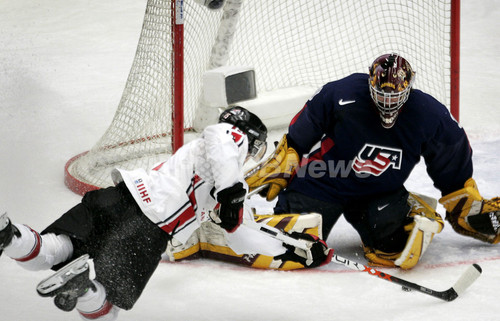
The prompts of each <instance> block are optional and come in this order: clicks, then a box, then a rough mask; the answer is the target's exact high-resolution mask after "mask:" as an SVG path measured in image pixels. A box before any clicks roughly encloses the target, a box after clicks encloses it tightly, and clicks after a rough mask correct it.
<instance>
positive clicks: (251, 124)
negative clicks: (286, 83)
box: [219, 106, 267, 162]
mask: <svg viewBox="0 0 500 321" xmlns="http://www.w3.org/2000/svg"><path fill="white" fill-rule="evenodd" d="M219 123H228V124H231V125H234V126H236V127H238V128H239V129H240V130H241V131H242V132H244V133H245V134H246V135H247V137H248V155H247V159H248V158H249V157H251V158H252V159H253V160H254V161H255V162H259V161H260V160H261V159H262V157H264V154H265V153H266V149H267V143H266V139H267V128H266V126H265V125H264V123H262V121H261V120H260V118H259V117H257V116H256V115H255V114H253V113H251V112H249V111H248V110H246V109H245V108H243V107H239V106H237V107H231V108H229V109H226V110H224V111H223V112H222V114H221V115H220V117H219Z"/></svg>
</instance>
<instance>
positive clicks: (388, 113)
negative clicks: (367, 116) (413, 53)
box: [369, 53, 415, 128]
mask: <svg viewBox="0 0 500 321" xmlns="http://www.w3.org/2000/svg"><path fill="white" fill-rule="evenodd" d="M369 76H370V78H369V86H370V95H371V97H372V99H373V102H374V103H375V105H376V106H377V109H378V112H379V115H380V118H381V120H382V126H384V128H391V127H392V126H394V124H395V123H396V118H397V117H398V115H399V113H400V112H401V108H402V107H403V104H404V103H405V102H406V101H407V100H408V97H409V96H410V91H411V87H412V85H413V80H414V78H415V73H414V72H413V70H412V68H411V66H410V64H409V63H408V61H406V59H404V58H403V57H401V56H399V55H397V54H394V53H392V54H385V55H382V56H380V57H378V58H377V59H375V61H374V62H373V63H372V65H371V66H370V68H369Z"/></svg>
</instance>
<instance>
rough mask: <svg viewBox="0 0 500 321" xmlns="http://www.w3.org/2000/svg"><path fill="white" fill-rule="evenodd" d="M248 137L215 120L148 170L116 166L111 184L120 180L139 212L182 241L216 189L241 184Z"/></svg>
mask: <svg viewBox="0 0 500 321" xmlns="http://www.w3.org/2000/svg"><path fill="white" fill-rule="evenodd" d="M247 151H248V139H247V136H246V135H245V134H244V133H243V132H242V131H240V130H239V129H238V128H236V127H234V126H233V125H230V124H227V123H219V124H216V125H211V126H208V127H206V128H205V130H204V131H203V133H202V134H201V137H200V138H197V139H195V140H193V141H191V142H189V143H187V144H185V145H184V146H182V147H181V148H180V149H179V150H178V151H177V152H176V153H175V154H174V155H172V157H170V159H169V160H168V161H166V162H164V163H161V164H159V165H158V166H156V167H154V168H153V169H151V170H150V171H146V170H144V169H136V170H131V171H127V170H123V169H115V170H113V172H112V174H111V175H112V179H113V182H114V183H115V184H117V183H119V182H121V181H124V182H125V184H126V186H127V188H128V189H129V191H130V193H131V194H132V195H133V197H134V199H135V200H136V202H137V204H139V206H140V208H141V209H142V211H143V212H144V214H145V215H146V216H147V217H148V218H149V219H151V221H153V222H154V223H155V224H157V225H158V226H159V227H160V228H161V229H163V230H164V231H165V232H167V233H169V234H172V233H173V234H174V237H175V238H176V239H177V240H178V241H180V242H181V243H185V242H186V241H187V239H188V238H189V237H190V235H191V234H192V233H193V232H194V231H195V230H196V229H198V228H199V226H200V224H201V222H203V221H206V220H208V215H209V211H211V210H213V209H214V207H215V206H216V205H217V201H216V195H217V193H218V192H219V191H221V190H223V189H225V188H228V187H231V186H233V185H234V184H236V183H237V182H242V183H243V185H244V186H245V188H247V189H248V187H247V185H246V183H245V180H244V178H243V163H244V162H245V158H246V156H247Z"/></svg>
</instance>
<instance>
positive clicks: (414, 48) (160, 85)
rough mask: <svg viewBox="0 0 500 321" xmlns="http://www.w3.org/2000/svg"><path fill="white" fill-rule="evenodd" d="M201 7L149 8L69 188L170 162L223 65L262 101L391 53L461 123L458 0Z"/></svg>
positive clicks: (156, 2) (265, 0) (296, 0)
mask: <svg viewBox="0 0 500 321" xmlns="http://www.w3.org/2000/svg"><path fill="white" fill-rule="evenodd" d="M200 2H203V0H201V1H200V0H183V1H182V0H148V1H147V6H146V12H145V16H144V22H143V26H142V31H141V35H140V38H139V43H138V46H137V51H136V55H135V58H134V61H133V64H132V67H131V70H130V73H129V76H128V79H127V82H126V85H125V89H124V91H123V94H122V98H121V100H120V102H119V105H118V108H117V110H116V113H115V116H114V118H113V120H112V122H111V124H110V126H109V128H108V129H107V131H106V132H105V133H104V135H103V136H102V137H101V139H100V140H99V141H98V142H97V143H96V144H95V146H94V147H92V148H91V149H90V150H89V151H88V152H85V153H82V154H80V155H77V156H75V157H73V158H72V159H70V160H69V161H68V162H67V164H66V166H65V183H66V185H67V186H68V187H69V188H70V189H71V190H73V191H74V192H76V193H78V194H84V193H85V192H87V191H90V190H93V189H96V188H101V187H106V186H110V185H112V184H113V183H112V181H111V177H110V176H111V175H110V172H111V170H112V169H113V168H115V167H119V168H124V169H133V168H139V167H142V168H150V167H151V166H153V165H154V164H155V163H157V162H159V161H163V160H165V159H167V158H168V156H169V155H171V153H172V151H174V150H176V149H177V148H178V147H180V146H181V145H182V144H183V136H184V132H185V131H186V130H190V129H191V130H192V128H193V122H194V120H195V116H196V110H197V109H198V106H199V100H200V97H201V94H202V77H203V74H204V72H205V71H207V70H210V69H212V68H215V67H219V66H252V67H253V68H254V70H255V82H256V89H257V99H258V97H259V95H260V94H261V93H264V92H271V91H273V90H276V89H281V88H293V87H303V86H305V87H311V88H315V89H317V88H319V87H320V86H321V85H323V84H324V83H326V82H329V81H332V80H335V79H339V78H342V77H345V76H347V75H349V74H351V73H353V72H363V73H366V72H367V70H368V66H369V65H370V63H371V62H372V61H373V60H374V59H375V58H376V57H378V56H379V55H381V54H384V53H389V52H396V53H399V54H401V55H402V56H403V57H405V58H406V59H407V60H408V61H409V62H410V64H411V65H412V67H413V69H414V70H415V71H416V81H415V85H414V87H415V88H419V89H422V90H423V91H426V92H428V93H429V94H431V95H433V96H434V97H435V98H437V99H438V100H440V101H441V102H442V103H444V104H445V105H447V106H448V107H449V108H450V109H451V111H452V114H453V115H454V116H455V118H457V119H458V88H459V82H458V75H459V28H460V26H459V16H460V2H459V1H458V0H363V1H349V0H335V1H333V0H314V1H311V0H293V1H292V0H272V1H270V0H227V1H226V2H225V4H224V6H223V7H222V8H221V9H218V10H212V9H208V8H207V7H205V6H203V5H201V4H199V3H200ZM312 92H314V90H313V91H312ZM304 103H305V100H304ZM259 116H260V117H261V118H262V119H263V120H264V122H265V121H266V116H265V115H261V114H259ZM289 121H290V119H284V120H283V126H286V125H287V123H288V122H289Z"/></svg>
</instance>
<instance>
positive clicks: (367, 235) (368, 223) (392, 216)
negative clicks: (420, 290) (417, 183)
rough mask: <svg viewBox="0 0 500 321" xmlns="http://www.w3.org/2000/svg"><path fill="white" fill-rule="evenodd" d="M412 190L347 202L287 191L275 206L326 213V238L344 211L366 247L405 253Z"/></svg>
mask: <svg viewBox="0 0 500 321" xmlns="http://www.w3.org/2000/svg"><path fill="white" fill-rule="evenodd" d="M408 195H409V193H408V191H407V190H406V189H404V188H401V189H399V190H397V191H395V192H391V193H385V194H379V195H373V196H370V197H364V198H360V199H356V200H353V201H350V202H347V203H346V204H340V203H335V202H331V203H329V202H324V201H321V200H317V199H314V198H311V197H309V196H306V195H303V194H301V193H298V192H296V191H284V192H282V193H281V194H280V195H279V199H278V202H277V204H276V207H275V208H274V212H275V213H276V214H279V213H304V212H317V213H320V214H321V215H322V216H323V238H324V239H325V240H326V239H327V238H328V235H329V234H330V231H331V230H332V228H333V226H334V225H335V223H336V222H337V220H338V219H339V217H340V216H341V215H342V214H344V217H345V219H346V220H347V221H348V222H349V223H350V224H351V225H352V226H353V227H354V228H355V229H356V231H357V232H358V233H359V236H360V237H361V240H362V242H363V244H364V245H365V246H366V247H370V248H374V249H377V250H380V251H383V252H388V253H395V252H401V251H402V250H403V249H404V247H405V244H406V240H407V239H408V233H406V232H405V228H404V227H405V225H406V224H407V223H408V219H409V218H408V213H409V211H410V206H409V205H408V202H407V200H408Z"/></svg>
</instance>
